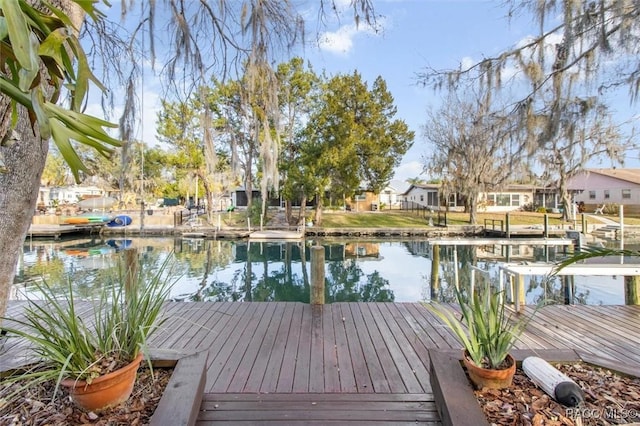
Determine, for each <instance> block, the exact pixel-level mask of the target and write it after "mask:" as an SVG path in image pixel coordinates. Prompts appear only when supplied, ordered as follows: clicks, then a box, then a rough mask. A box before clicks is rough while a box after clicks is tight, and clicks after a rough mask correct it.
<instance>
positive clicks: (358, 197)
mask: <svg viewBox="0 0 640 426" xmlns="http://www.w3.org/2000/svg"><path fill="white" fill-rule="evenodd" d="M354 199H355V200H356V201H365V200H366V199H367V196H366V195H365V194H364V193H362V194H356V196H355V197H354Z"/></svg>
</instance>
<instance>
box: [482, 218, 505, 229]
mask: <svg viewBox="0 0 640 426" xmlns="http://www.w3.org/2000/svg"><path fill="white" fill-rule="evenodd" d="M496 223H497V224H499V225H500V227H499V228H498V229H496ZM484 229H485V230H491V231H496V230H498V231H500V232H504V220H502V219H485V220H484Z"/></svg>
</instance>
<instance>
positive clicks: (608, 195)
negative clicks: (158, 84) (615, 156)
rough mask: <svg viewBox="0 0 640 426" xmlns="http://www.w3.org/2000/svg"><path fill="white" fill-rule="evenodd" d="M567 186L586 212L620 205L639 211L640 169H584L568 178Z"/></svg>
mask: <svg viewBox="0 0 640 426" xmlns="http://www.w3.org/2000/svg"><path fill="white" fill-rule="evenodd" d="M568 188H569V190H570V191H572V192H573V194H574V196H573V200H574V201H575V202H576V203H580V202H582V203H584V205H585V211H586V212H587V213H593V212H595V211H596V210H598V209H600V210H602V207H603V206H608V205H614V206H617V205H621V204H622V205H624V206H625V212H628V213H640V169H585V170H584V171H582V172H580V173H578V174H576V175H575V176H573V177H572V178H570V179H569V182H568Z"/></svg>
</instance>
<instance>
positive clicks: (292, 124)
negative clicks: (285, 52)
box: [277, 57, 320, 224]
mask: <svg viewBox="0 0 640 426" xmlns="http://www.w3.org/2000/svg"><path fill="white" fill-rule="evenodd" d="M277 76H278V82H279V84H280V90H279V97H280V108H281V110H282V115H281V117H282V127H283V132H282V150H281V154H280V173H281V175H282V177H281V185H280V188H281V195H282V197H283V198H284V200H285V215H286V218H287V222H288V223H289V224H293V223H299V222H300V221H301V220H304V215H305V207H306V204H307V197H309V196H310V195H312V194H313V188H311V187H310V183H311V180H310V179H308V178H306V175H307V171H306V170H305V168H304V162H303V161H302V152H301V151H302V149H301V139H300V133H301V132H302V130H303V128H304V123H305V120H306V119H307V118H308V117H309V113H310V110H311V106H312V100H313V96H314V95H315V96H317V94H318V89H319V84H320V79H319V77H318V76H317V75H316V74H315V73H314V72H313V69H311V67H310V66H309V65H307V68H305V65H304V61H303V59H302V58H299V57H296V58H293V59H291V60H290V61H289V62H285V63H282V64H280V65H278V68H277ZM294 201H297V202H299V203H300V212H299V215H298V218H297V220H295V221H294V220H293V214H292V203H293V202H294Z"/></svg>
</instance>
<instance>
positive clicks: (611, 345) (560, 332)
mask: <svg viewBox="0 0 640 426" xmlns="http://www.w3.org/2000/svg"><path fill="white" fill-rule="evenodd" d="M565 308H566V307H564V306H562V307H560V309H548V310H545V309H544V308H543V309H540V310H538V312H537V313H536V317H540V318H539V320H540V321H546V322H547V324H548V326H549V328H551V329H552V330H553V335H554V336H562V339H563V341H564V342H565V344H568V345H567V346H568V347H570V348H571V349H581V350H585V351H592V350H593V348H597V351H598V353H599V354H601V355H602V356H604V357H606V358H612V359H619V360H621V361H625V362H640V354H639V353H638V351H637V346H636V345H635V344H634V343H632V342H631V341H630V340H629V339H628V337H627V338H616V336H615V335H613V334H612V333H610V332H608V331H607V330H606V329H604V328H603V324H602V321H598V322H594V321H592V320H589V321H588V322H584V321H578V320H577V318H578V317H576V316H575V315H573V310H567V309H565ZM568 318H572V320H571V321H567V319H568ZM554 327H555V328H554ZM596 330H597V333H598V334H599V335H601V336H607V338H606V339H601V338H598V337H596V336H594V332H596Z"/></svg>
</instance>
